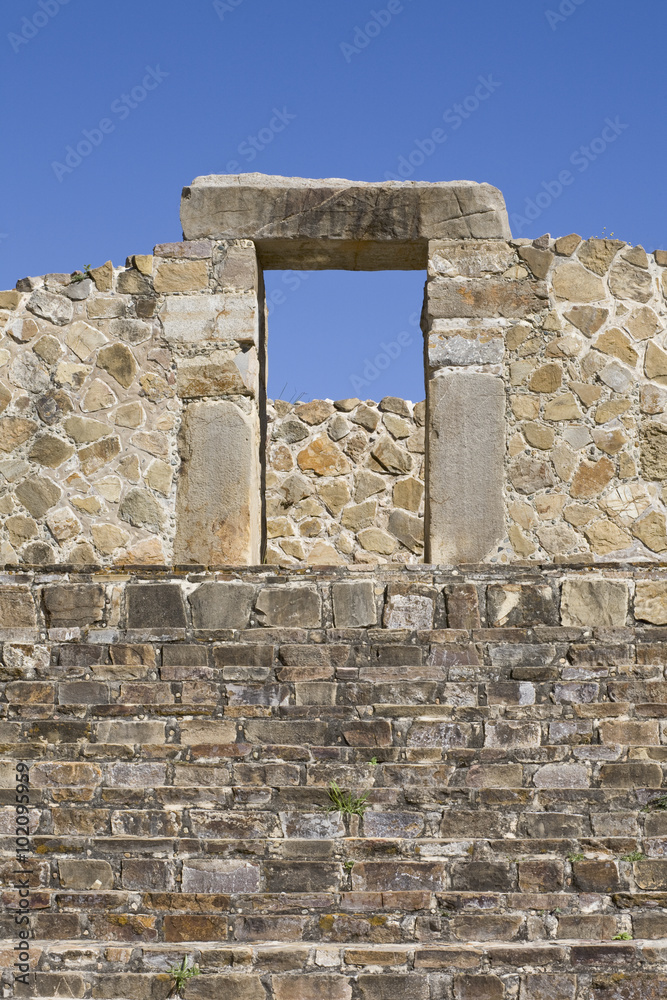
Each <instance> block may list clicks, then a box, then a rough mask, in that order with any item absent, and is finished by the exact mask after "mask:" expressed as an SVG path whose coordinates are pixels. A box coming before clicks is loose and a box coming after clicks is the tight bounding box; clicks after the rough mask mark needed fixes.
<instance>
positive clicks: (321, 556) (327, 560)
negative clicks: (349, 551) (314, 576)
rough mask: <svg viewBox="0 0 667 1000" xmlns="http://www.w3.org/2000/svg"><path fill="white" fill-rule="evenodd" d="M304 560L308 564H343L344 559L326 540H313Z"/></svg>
mask: <svg viewBox="0 0 667 1000" xmlns="http://www.w3.org/2000/svg"><path fill="white" fill-rule="evenodd" d="M306 562H307V564H308V565H309V566H344V565H345V560H344V559H343V557H342V556H341V555H340V553H339V552H336V550H335V548H334V547H333V545H330V544H329V543H328V542H322V541H319V542H315V544H314V545H313V547H312V549H311V550H310V552H309V553H308V557H307V559H306Z"/></svg>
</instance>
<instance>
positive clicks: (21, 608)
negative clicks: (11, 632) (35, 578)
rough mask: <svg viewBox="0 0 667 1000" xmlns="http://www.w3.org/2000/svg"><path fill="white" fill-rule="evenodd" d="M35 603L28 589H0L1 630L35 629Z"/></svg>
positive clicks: (10, 587) (9, 587) (8, 587)
mask: <svg viewBox="0 0 667 1000" xmlns="http://www.w3.org/2000/svg"><path fill="white" fill-rule="evenodd" d="M36 624H37V621H36V613H35V602H34V600H33V596H32V594H31V593H30V590H29V589H28V588H27V587H21V586H18V587H14V586H7V587H4V586H3V587H0V628H34V627H35V625H36Z"/></svg>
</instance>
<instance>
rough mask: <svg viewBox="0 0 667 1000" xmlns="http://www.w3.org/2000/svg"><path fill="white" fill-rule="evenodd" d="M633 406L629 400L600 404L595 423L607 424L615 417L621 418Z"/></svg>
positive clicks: (615, 400) (608, 401)
mask: <svg viewBox="0 0 667 1000" xmlns="http://www.w3.org/2000/svg"><path fill="white" fill-rule="evenodd" d="M631 406H632V401H631V400H629V399H608V400H607V401H606V402H604V403H600V405H599V406H598V408H597V409H596V411H595V423H596V424H606V423H608V422H609V421H610V420H613V419H614V417H620V415H621V414H622V413H625V412H626V411H627V410H629V409H630V407H631Z"/></svg>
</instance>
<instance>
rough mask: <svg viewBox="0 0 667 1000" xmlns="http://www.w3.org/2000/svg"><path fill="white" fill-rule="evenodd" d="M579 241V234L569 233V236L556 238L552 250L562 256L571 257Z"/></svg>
mask: <svg viewBox="0 0 667 1000" xmlns="http://www.w3.org/2000/svg"><path fill="white" fill-rule="evenodd" d="M580 243H581V236H577V234H576V233H570V235H569V236H561V237H560V238H559V239H557V240H556V242H555V243H554V250H555V251H556V253H557V254H560V255H561V256H562V257H571V256H572V254H573V253H574V251H575V250H576V249H577V247H578V246H579V244H580Z"/></svg>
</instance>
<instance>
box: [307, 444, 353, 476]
mask: <svg viewBox="0 0 667 1000" xmlns="http://www.w3.org/2000/svg"><path fill="white" fill-rule="evenodd" d="M296 460H297V463H298V465H299V468H300V469H302V470H303V471H304V472H305V471H307V470H312V471H313V472H314V473H315V475H316V476H342V475H344V474H345V473H346V472H349V471H350V463H349V462H348V460H347V459H346V458H345V455H344V454H343V453H342V451H341V450H340V448H339V447H338V446H337V445H335V444H334V443H333V441H331V440H329V438H328V437H326V436H325V435H324V434H321V435H320V436H319V437H316V438H314V439H313V441H311V442H310V444H308V445H307V446H306V447H305V448H304V449H303V450H302V451H300V452H299V454H298V455H297V458H296Z"/></svg>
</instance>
